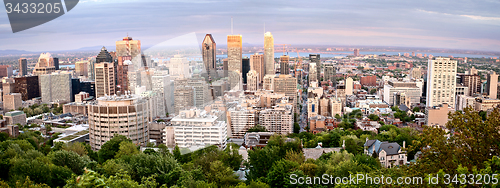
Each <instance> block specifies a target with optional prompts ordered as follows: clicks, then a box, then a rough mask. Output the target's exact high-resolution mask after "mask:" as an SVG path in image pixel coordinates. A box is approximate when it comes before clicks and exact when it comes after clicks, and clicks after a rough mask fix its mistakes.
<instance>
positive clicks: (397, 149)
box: [364, 138, 407, 168]
mask: <svg viewBox="0 0 500 188" xmlns="http://www.w3.org/2000/svg"><path fill="white" fill-rule="evenodd" d="M364 147H365V149H364V151H365V154H366V155H369V156H373V152H375V153H376V156H377V157H378V159H379V160H380V164H381V165H382V166H383V167H385V168H392V167H396V166H402V165H406V163H407V157H406V151H405V142H404V141H403V147H401V146H400V145H399V144H398V143H396V142H392V143H389V142H381V141H379V140H368V138H367V140H366V142H365V144H364Z"/></svg>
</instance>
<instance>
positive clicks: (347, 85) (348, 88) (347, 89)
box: [345, 77, 353, 95]
mask: <svg viewBox="0 0 500 188" xmlns="http://www.w3.org/2000/svg"><path fill="white" fill-rule="evenodd" d="M352 90H353V80H352V78H351V77H349V78H346V79H345V94H346V95H352Z"/></svg>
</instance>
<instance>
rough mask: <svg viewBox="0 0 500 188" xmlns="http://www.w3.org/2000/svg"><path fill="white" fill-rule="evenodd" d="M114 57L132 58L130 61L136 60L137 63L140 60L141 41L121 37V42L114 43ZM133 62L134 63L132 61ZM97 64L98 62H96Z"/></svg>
mask: <svg viewBox="0 0 500 188" xmlns="http://www.w3.org/2000/svg"><path fill="white" fill-rule="evenodd" d="M115 44H116V56H117V57H124V56H125V57H127V56H128V57H132V59H135V58H138V60H139V61H138V63H140V59H141V41H140V40H132V37H129V36H127V37H123V40H121V41H116V43H115ZM132 62H134V61H132ZM97 63H99V62H97Z"/></svg>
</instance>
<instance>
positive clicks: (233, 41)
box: [227, 35, 243, 90]
mask: <svg viewBox="0 0 500 188" xmlns="http://www.w3.org/2000/svg"><path fill="white" fill-rule="evenodd" d="M242 42H243V41H242V36H241V35H228V36H227V59H228V62H227V65H228V71H229V83H230V87H231V89H234V90H241V89H242V86H241V85H240V83H241V82H242V80H241V79H242V73H243V69H242V49H243V46H242V45H243V43H242Z"/></svg>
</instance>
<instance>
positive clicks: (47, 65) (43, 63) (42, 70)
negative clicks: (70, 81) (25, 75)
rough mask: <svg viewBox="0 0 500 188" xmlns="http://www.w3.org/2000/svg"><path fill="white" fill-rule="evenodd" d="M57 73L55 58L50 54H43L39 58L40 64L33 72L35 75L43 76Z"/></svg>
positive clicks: (37, 64) (38, 63)
mask: <svg viewBox="0 0 500 188" xmlns="http://www.w3.org/2000/svg"><path fill="white" fill-rule="evenodd" d="M54 71H56V67H55V66H54V58H53V57H52V55H50V53H42V54H40V57H39V58H38V62H37V63H36V65H35V69H34V70H33V74H34V75H42V74H50V73H52V72H54Z"/></svg>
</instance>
